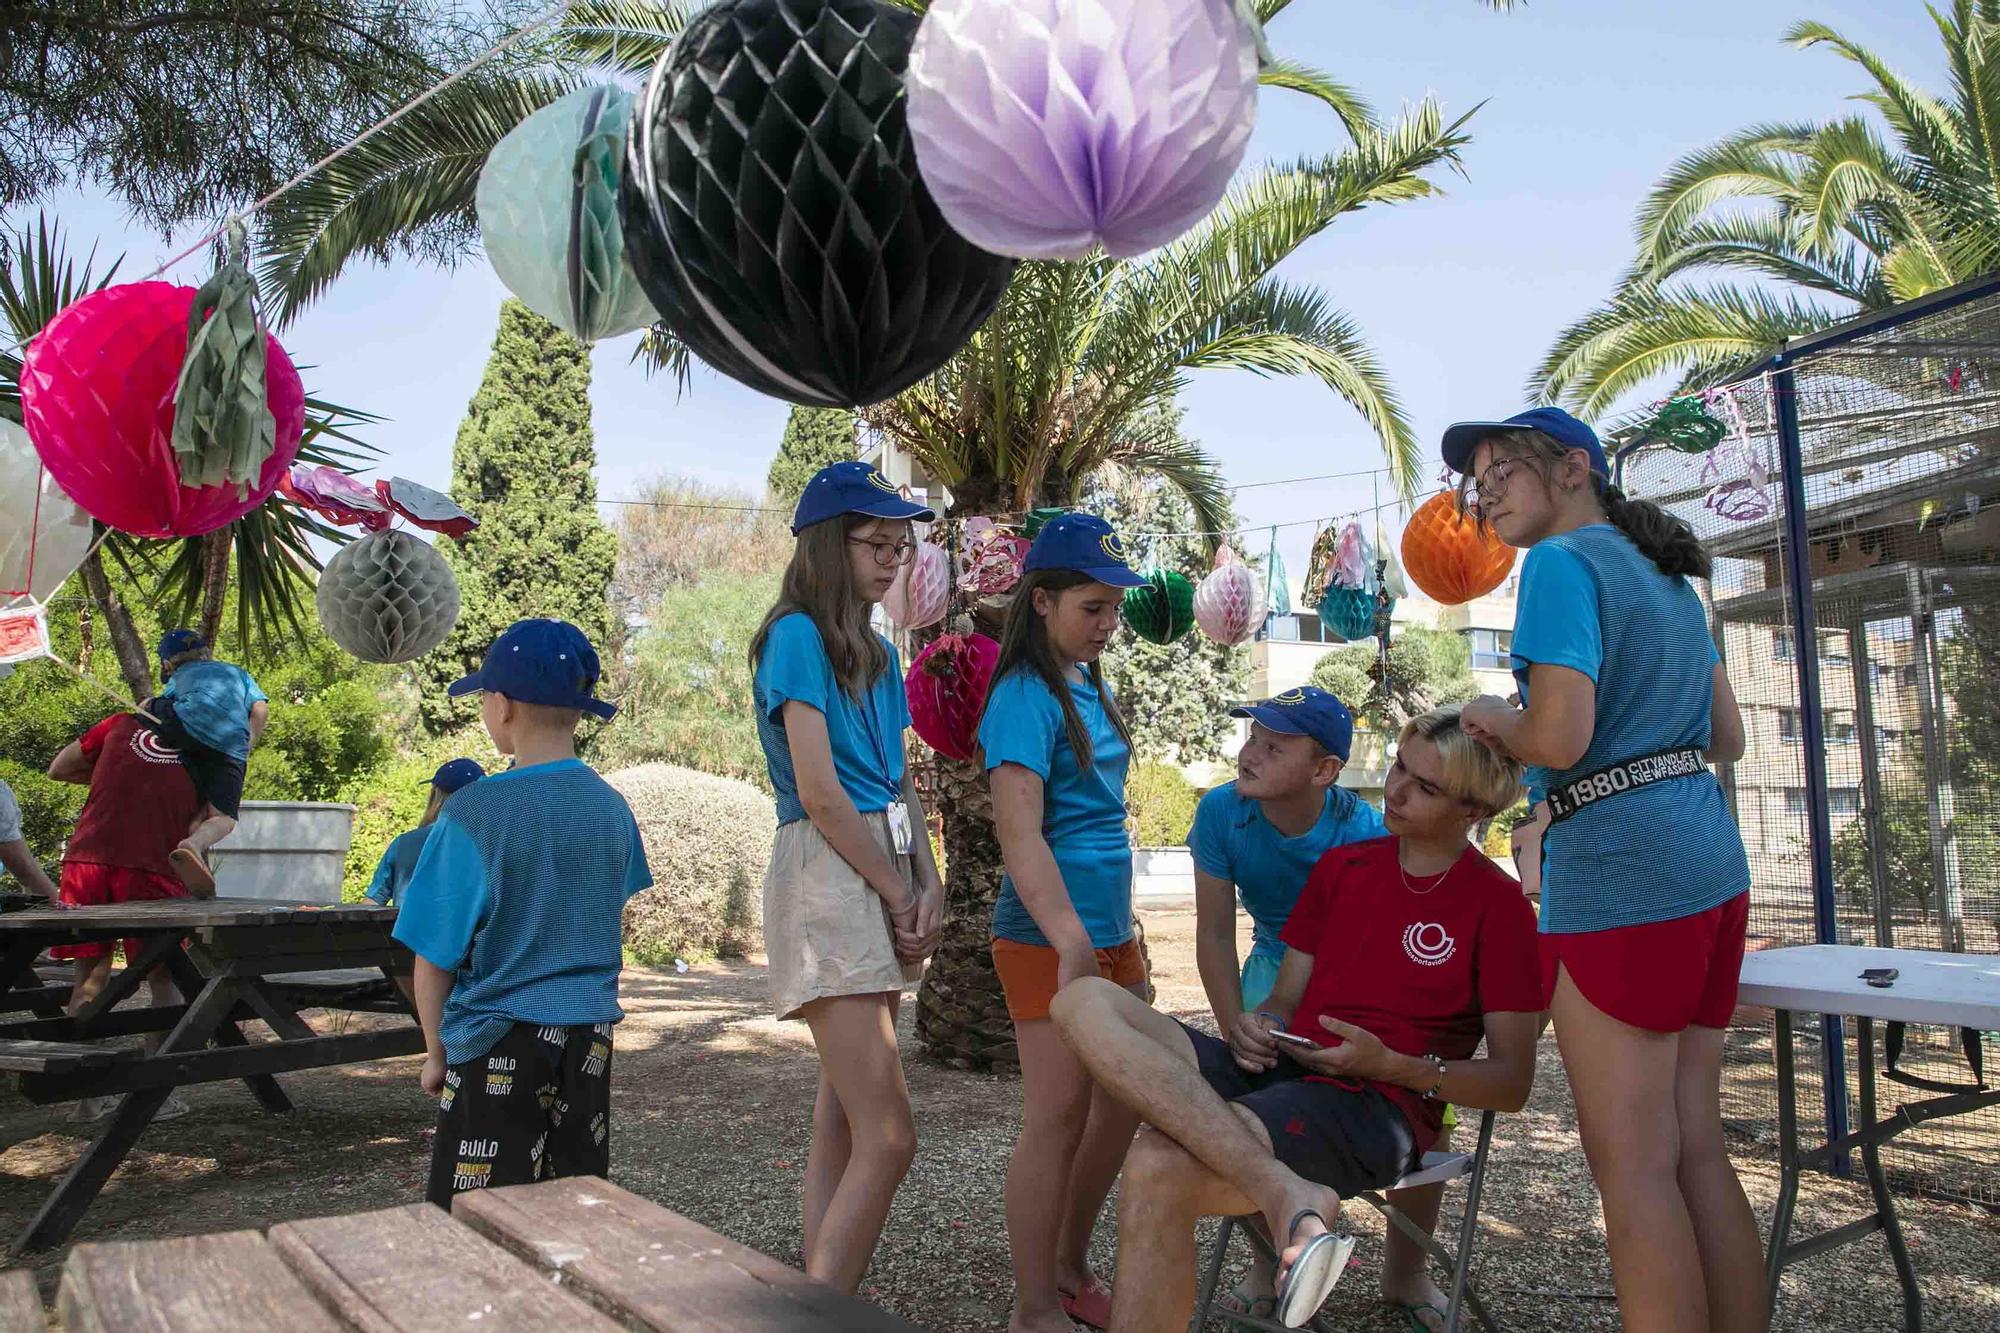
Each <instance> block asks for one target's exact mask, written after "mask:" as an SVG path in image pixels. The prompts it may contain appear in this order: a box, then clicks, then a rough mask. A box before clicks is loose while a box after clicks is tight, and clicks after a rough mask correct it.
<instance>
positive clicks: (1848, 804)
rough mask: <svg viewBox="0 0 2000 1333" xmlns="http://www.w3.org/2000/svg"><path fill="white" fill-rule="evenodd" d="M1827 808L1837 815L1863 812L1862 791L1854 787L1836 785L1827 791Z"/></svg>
mask: <svg viewBox="0 0 2000 1333" xmlns="http://www.w3.org/2000/svg"><path fill="white" fill-rule="evenodd" d="M1827 800H1828V805H1827V808H1828V809H1829V810H1830V811H1832V813H1834V814H1836V815H1850V816H1852V815H1858V814H1860V813H1861V793H1860V792H1859V791H1858V790H1856V789H1855V788H1853V787H1835V788H1834V789H1833V790H1832V791H1830V792H1828V793H1827Z"/></svg>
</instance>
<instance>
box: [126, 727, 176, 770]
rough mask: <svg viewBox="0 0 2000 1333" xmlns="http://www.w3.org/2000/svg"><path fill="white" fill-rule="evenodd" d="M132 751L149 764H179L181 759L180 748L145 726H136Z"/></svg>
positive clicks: (133, 732)
mask: <svg viewBox="0 0 2000 1333" xmlns="http://www.w3.org/2000/svg"><path fill="white" fill-rule="evenodd" d="M132 753H133V754H136V755H138V756H139V757H140V758H141V759H144V760H145V761H146V762H147V763H149V764H178V763H179V762H180V761H181V752H180V751H179V750H176V749H174V748H173V747H172V746H170V745H168V744H167V743H166V742H165V741H162V740H161V739H160V738H159V736H158V735H157V734H156V733H154V732H151V731H148V730H146V729H145V728H143V727H135V728H134V729H133V731H132Z"/></svg>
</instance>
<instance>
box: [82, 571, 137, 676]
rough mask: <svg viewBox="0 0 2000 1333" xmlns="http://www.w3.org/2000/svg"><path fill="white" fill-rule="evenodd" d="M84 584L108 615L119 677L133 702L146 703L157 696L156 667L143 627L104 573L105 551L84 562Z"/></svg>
mask: <svg viewBox="0 0 2000 1333" xmlns="http://www.w3.org/2000/svg"><path fill="white" fill-rule="evenodd" d="M83 582H84V586H85V587H86V588H88V589H89V590H90V595H91V597H92V598H93V599H95V600H96V602H97V609H98V610H99V611H102V612H103V613H104V624H105V627H106V629H107V630H109V631H110V634H111V650H112V651H113V652H114V653H116V654H117V656H118V674H119V675H121V676H123V677H124V678H125V688H127V689H129V690H131V691H132V701H133V702H134V703H143V702H144V701H145V700H146V699H147V698H149V697H150V696H151V695H152V693H153V665H152V662H151V660H150V659H149V658H148V657H147V655H146V644H145V641H144V640H143V639H141V638H140V637H139V628H138V626H136V625H134V624H133V623H132V613H131V611H129V610H128V609H126V606H125V603H124V600H123V599H122V598H120V597H119V596H118V592H117V590H116V589H114V588H113V587H112V586H111V580H110V578H109V577H108V576H106V574H105V572H104V556H103V553H102V552H100V551H92V552H91V553H90V557H89V558H88V559H87V560H85V561H84V562H83Z"/></svg>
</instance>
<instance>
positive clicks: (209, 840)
mask: <svg viewBox="0 0 2000 1333" xmlns="http://www.w3.org/2000/svg"><path fill="white" fill-rule="evenodd" d="M159 653H160V679H161V680H163V681H165V682H166V688H165V689H163V690H161V691H160V693H159V696H158V697H157V698H155V699H153V700H151V702H150V708H149V711H150V712H151V713H152V714H153V715H154V716H155V717H157V718H158V719H159V722H160V725H159V728H158V731H159V735H160V739H161V740H163V741H165V742H166V743H167V744H168V745H169V746H172V747H173V748H174V749H176V750H179V751H180V756H181V766H182V767H184V768H186V769H187V771H188V775H189V776H190V777H192V778H193V779H194V787H195V794H196V795H198V796H199V797H200V798H201V800H202V806H203V809H202V812H201V816H200V820H199V822H198V823H196V825H195V826H194V828H193V829H192V830H191V831H190V832H189V833H188V835H187V837H186V838H184V839H183V840H182V841H181V845H180V846H178V847H176V848H174V850H173V851H172V852H170V853H168V855H167V865H168V867H169V868H170V869H171V870H172V871H173V872H174V874H175V876H176V877H177V878H179V880H180V881H181V883H183V884H185V885H187V889H188V892H189V893H190V894H192V895H193V896H195V897H197V898H209V897H213V896H214V894H215V874H214V872H213V871H211V870H210V869H209V868H208V849H209V848H211V847H213V846H215V844H216V843H218V842H221V841H222V840H223V839H224V838H226V837H228V836H229V835H230V833H231V832H232V831H233V830H234V829H235V828H236V817H237V815H238V814H240V813H241V811H242V806H243V771H244V767H245V765H247V764H248V763H249V761H250V747H251V746H253V745H255V744H256V743H257V738H258V737H259V736H262V735H263V734H264V724H265V723H266V722H267V721H269V720H270V709H271V706H270V703H269V702H268V701H267V699H266V696H265V694H264V691H263V690H262V689H260V688H259V687H258V685H257V682H256V681H254V680H252V679H251V678H250V673H249V672H247V671H245V670H244V669H243V668H242V667H240V666H236V665H233V664H232V663H229V662H218V661H216V660H214V656H213V654H212V653H210V651H209V647H208V641H207V640H206V639H204V638H202V637H201V635H199V634H197V633H196V632H195V631H193V630H191V629H177V630H170V631H168V632H167V633H166V634H165V635H163V636H161V638H160V647H159Z"/></svg>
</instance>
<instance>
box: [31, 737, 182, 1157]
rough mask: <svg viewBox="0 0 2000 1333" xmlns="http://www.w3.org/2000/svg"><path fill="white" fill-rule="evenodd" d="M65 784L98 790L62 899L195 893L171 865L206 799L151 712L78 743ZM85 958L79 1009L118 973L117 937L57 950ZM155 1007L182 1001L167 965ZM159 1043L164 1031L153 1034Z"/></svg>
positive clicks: (73, 840) (61, 768)
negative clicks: (149, 715)
mask: <svg viewBox="0 0 2000 1333" xmlns="http://www.w3.org/2000/svg"><path fill="white" fill-rule="evenodd" d="M49 776H50V777H51V778H54V779H55V780H56V781H57V782H75V783H80V784H83V785H86V786H88V787H89V788H90V795H88V796H86V797H85V798H84V801H83V812H82V813H81V814H80V815H78V816H77V820H76V831H75V832H74V833H72V834H71V835H70V839H69V845H68V846H67V847H66V848H65V849H64V852H63V864H62V890H61V892H62V901H63V902H64V903H65V904H67V905H68V906H71V907H94V906H98V905H100V904H104V903H136V902H150V901H152V900H153V899H156V898H185V897H187V896H188V891H187V889H186V887H185V886H183V885H182V883H181V882H180V880H179V879H178V878H176V877H175V875H174V873H173V870H172V869H171V868H170V867H169V866H168V864H167V857H168V855H169V854H170V853H172V851H173V850H174V848H175V847H177V846H179V845H180V841H181V839H183V838H185V837H187V835H188V829H189V828H190V827H191V826H192V825H193V823H194V821H195V816H196V815H197V814H198V813H200V811H201V806H202V802H201V798H200V797H199V796H197V795H196V794H195V787H194V780H193V779H192V778H190V777H189V776H188V771H187V769H186V768H184V767H182V765H181V756H180V751H178V750H175V749H173V748H172V747H170V746H168V745H167V743H166V742H164V741H162V740H161V739H160V736H159V733H158V732H157V731H155V730H154V729H153V726H152V724H151V723H150V722H148V721H147V720H146V719H145V718H143V717H137V716H134V715H133V714H131V713H116V714H113V715H112V716H110V717H107V718H105V719H104V720H103V721H102V722H100V723H98V724H97V725H96V726H94V727H92V728H91V729H90V730H89V731H87V732H85V733H84V734H83V736H82V738H81V739H78V740H74V741H71V742H70V743H69V744H68V745H66V746H64V747H63V750H62V753H60V754H58V755H57V756H56V757H55V762H54V763H52V764H50V765H49ZM124 946H125V962H126V964H127V965H128V966H129V965H131V964H133V963H136V962H137V961H138V960H139V950H140V948H141V947H142V946H141V942H140V941H139V940H136V939H133V940H126V941H124ZM49 952H50V953H51V954H53V955H54V956H55V957H57V958H66V959H72V960H74V961H75V964H76V984H75V987H74V988H73V989H72V990H71V992H70V1001H69V1010H70V1012H71V1013H75V1012H76V1011H77V1010H79V1009H81V1008H82V1007H83V1006H84V1005H86V1004H88V1003H90V1001H91V1000H93V999H95V998H96V997H97V994H98V993H99V992H100V991H102V990H103V989H104V987H105V983H107V982H108V981H109V980H110V979H111V944H110V942H109V941H105V940H98V941H93V942H89V943H84V944H65V945H58V946H57V947H55V948H53V949H51V950H50V951H49ZM147 983H148V985H149V986H150V987H151V989H152V998H153V1003H154V1004H155V1005H170V1004H178V1003H179V1002H180V998H181V997H180V994H179V992H178V991H177V990H176V989H175V988H174V983H173V980H172V978H170V977H169V976H168V975H167V970H166V969H165V968H163V967H156V968H154V969H153V971H152V972H151V973H150V974H149V975H148V977H147ZM152 1043H153V1044H155V1045H157V1044H158V1038H157V1037H155V1038H153V1039H152ZM118 1100H119V1099H118V1098H117V1097H115V1096H111V1097H90V1098H86V1099H85V1100H84V1102H83V1103H82V1105H81V1106H80V1107H79V1108H78V1110H77V1118H79V1119H84V1120H90V1119H96V1118H98V1117H99V1116H102V1115H104V1114H107V1113H108V1112H109V1111H111V1110H112V1109H114V1108H115V1107H116V1106H117V1104H118ZM186 1111H187V1105H186V1103H185V1102H183V1101H182V1100H181V1098H180V1094H179V1093H175V1094H173V1095H172V1096H171V1097H170V1098H169V1099H168V1101H167V1104H166V1105H164V1106H162V1107H161V1108H160V1111H159V1114H158V1115H157V1116H155V1117H154V1118H155V1119H160V1118H171V1117H173V1116H176V1115H182V1114H185V1113H186Z"/></svg>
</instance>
